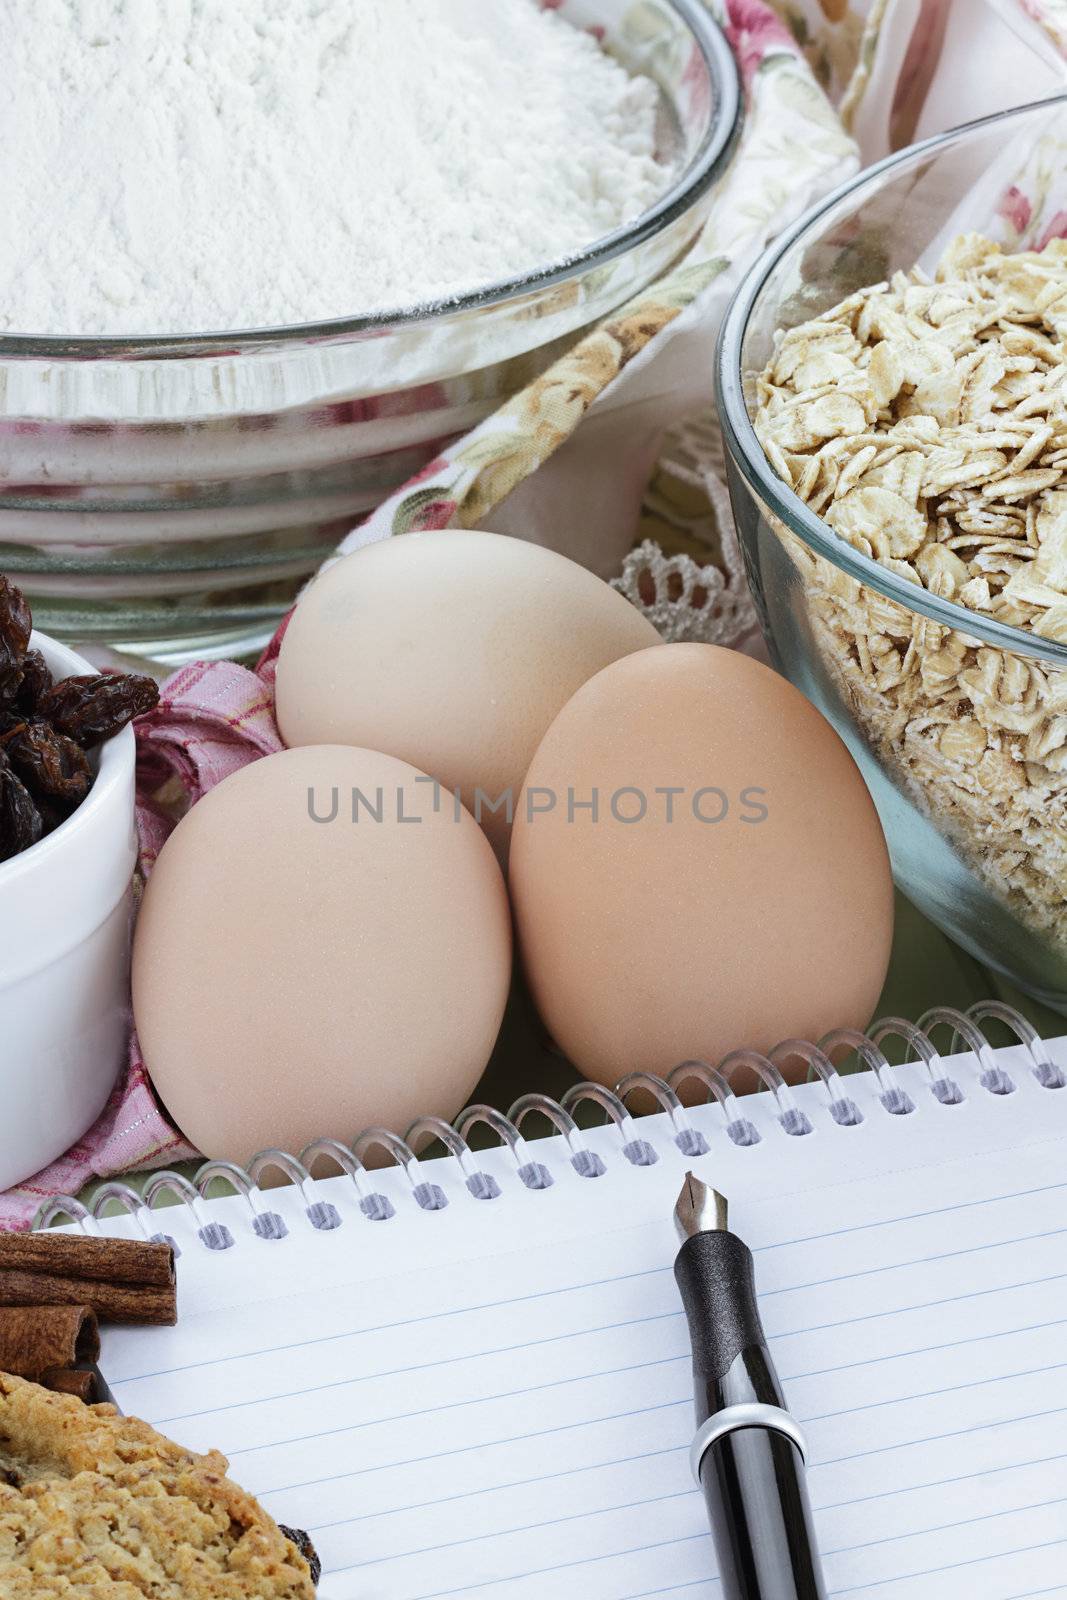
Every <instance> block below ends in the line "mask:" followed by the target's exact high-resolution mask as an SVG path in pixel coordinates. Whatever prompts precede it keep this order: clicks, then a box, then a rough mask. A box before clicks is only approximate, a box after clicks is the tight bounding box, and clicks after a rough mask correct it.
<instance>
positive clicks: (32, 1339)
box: [0, 1305, 100, 1383]
mask: <svg viewBox="0 0 1067 1600" xmlns="http://www.w3.org/2000/svg"><path fill="white" fill-rule="evenodd" d="M99 1355H100V1332H99V1329H98V1328H97V1325H96V1317H95V1316H94V1314H93V1312H92V1311H91V1310H90V1309H89V1308H88V1306H84V1305H71V1306H42V1305H27V1306H0V1371H3V1372H11V1373H13V1374H14V1375H15V1377H16V1378H31V1379H33V1381H34V1382H35V1383H36V1382H42V1381H43V1379H42V1374H43V1373H45V1372H48V1371H57V1370H60V1369H63V1368H70V1367H74V1366H76V1365H78V1364H80V1363H82V1362H86V1363H88V1362H91V1361H96V1360H97V1358H98V1357H99Z"/></svg>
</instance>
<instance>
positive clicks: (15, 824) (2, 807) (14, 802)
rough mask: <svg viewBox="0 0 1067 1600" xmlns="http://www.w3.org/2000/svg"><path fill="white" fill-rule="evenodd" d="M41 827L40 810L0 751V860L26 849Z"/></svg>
mask: <svg viewBox="0 0 1067 1600" xmlns="http://www.w3.org/2000/svg"><path fill="white" fill-rule="evenodd" d="M43 831H44V823H43V821H42V819H41V813H40V812H39V811H38V809H37V807H36V805H35V804H34V801H33V797H32V796H31V794H30V791H29V790H28V789H27V788H26V785H25V784H24V783H23V782H22V780H21V778H19V777H18V776H17V774H16V773H15V772H14V770H13V769H12V766H11V763H10V762H9V761H8V759H7V757H6V755H4V754H3V752H2V751H0V861H7V860H8V859H9V858H10V857H11V856H17V855H18V854H19V853H20V851H22V850H28V849H29V848H30V846H31V844H36V843H37V841H38V839H39V838H40V837H41V834H42V833H43Z"/></svg>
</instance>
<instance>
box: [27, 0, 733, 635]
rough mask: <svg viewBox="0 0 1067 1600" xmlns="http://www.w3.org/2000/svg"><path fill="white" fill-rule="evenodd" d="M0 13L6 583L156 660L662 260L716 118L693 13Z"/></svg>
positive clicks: (724, 61) (464, 7)
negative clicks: (1, 46)
mask: <svg viewBox="0 0 1067 1600" xmlns="http://www.w3.org/2000/svg"><path fill="white" fill-rule="evenodd" d="M0 23H2V32H3V34H4V38H5V96H4V104H3V106H0V147H2V148H3V149H4V152H5V154H4V161H3V163H2V165H0V202H2V210H3V214H4V217H5V228H4V238H3V240H2V241H0V571H6V572H8V573H10V574H11V575H12V576H13V577H14V578H15V580H16V581H17V582H18V583H19V585H20V586H21V587H22V588H23V589H24V590H26V591H27V593H28V595H29V597H30V599H31V601H32V604H33V608H34V615H35V617H37V618H38V619H39V621H40V623H41V626H42V627H45V628H46V629H47V630H48V631H49V632H50V633H53V634H58V635H59V636H61V637H66V638H68V639H76V640H79V641H81V642H83V643H85V644H87V645H91V644H93V643H97V644H100V645H104V644H106V645H110V646H112V647H116V648H119V649H126V650H132V651H134V652H136V653H138V654H141V655H144V656H147V657H151V658H154V659H157V660H160V661H170V662H180V661H182V660H184V659H189V658H191V657H193V656H204V655H211V654H220V655H222V654H225V655H232V654H242V653H248V652H251V651H254V650H256V649H257V648H258V647H259V646H260V645H262V644H263V643H264V642H265V641H266V640H267V639H268V638H269V636H270V634H271V633H272V632H273V630H274V628H275V626H276V625H277V623H278V621H279V619H280V618H281V616H282V615H283V614H284V612H285V610H286V609H287V608H288V606H289V604H290V603H291V601H292V599H293V597H294V595H295V593H296V591H297V590H298V588H299V586H300V584H301V583H302V582H303V581H304V579H305V578H306V577H307V576H308V575H309V574H310V573H311V572H312V571H314V569H315V568H316V567H317V566H318V565H319V563H320V562H321V561H322V560H323V559H325V557H326V556H328V555H329V553H330V552H331V550H332V549H333V548H334V546H335V545H336V543H337V542H338V540H339V539H340V538H341V537H342V536H343V534H344V533H345V532H347V531H348V529H349V528H351V527H352V526H353V525H354V524H355V523H357V522H358V521H359V520H360V519H361V517H363V516H364V515H366V513H367V512H368V511H370V510H371V509H373V507H374V506H375V505H377V504H379V503H380V502H381V500H383V499H384V498H385V497H386V496H387V495H388V494H389V493H390V492H391V491H392V490H393V489H394V488H395V487H396V486H398V485H399V484H400V483H402V482H403V481H404V480H405V479H407V478H409V477H410V476H412V475H413V474H414V473H415V472H417V471H418V470H419V469H420V467H422V466H423V465H425V464H426V463H427V462H429V461H430V460H431V459H432V458H433V457H434V456H436V455H437V454H438V452H439V450H440V449H441V447H442V445H444V444H446V443H447V442H449V441H450V440H452V439H454V438H455V437H457V436H458V435H459V434H461V433H463V432H465V431H466V430H468V429H469V428H471V427H472V426H474V425H475V424H476V423H477V422H478V421H479V420H481V419H482V418H483V417H485V416H486V415H488V414H489V413H490V412H491V411H492V410H493V409H495V408H496V407H497V406H498V405H499V404H500V403H501V402H502V401H503V400H505V399H506V398H507V397H508V396H510V395H511V394H514V393H516V392H517V391H518V390H520V389H521V388H522V387H524V386H525V385H526V384H527V383H529V382H530V381H531V380H532V379H533V378H534V377H535V376H537V374H538V373H540V372H541V371H543V370H544V368H545V367H546V366H548V364H549V363H550V362H551V360H552V359H554V358H555V357H556V356H557V355H558V354H560V353H561V351H562V350H564V349H565V348H567V346H568V345H569V344H570V343H572V342H573V341H574V340H575V338H576V337H577V336H578V335H579V333H580V332H581V330H582V329H584V328H585V327H587V326H589V325H590V324H591V323H593V322H595V321H596V320H597V319H599V318H600V317H602V316H604V315H606V314H608V313H609V312H610V311H612V310H613V309H615V308H616V307H618V306H619V305H621V304H623V303H624V302H625V301H626V300H627V299H628V298H629V297H630V296H631V295H633V294H635V293H637V292H639V291H640V290H641V289H642V288H644V287H645V286H647V285H648V284H649V283H650V282H652V281H653V280H654V279H655V278H656V277H657V276H659V275H660V274H661V273H662V272H664V271H665V270H666V269H667V268H668V267H669V266H670V265H671V263H672V262H673V261H674V260H676V259H677V258H678V257H679V256H680V255H681V254H682V253H683V252H684V250H685V249H686V248H687V246H688V245H689V244H690V243H691V242H692V241H693V239H694V238H695V237H696V235H697V233H698V231H699V229H700V227H701V225H702V222H703V220H704V217H705V215H706V211H707V206H708V203H709V200H710V189H711V185H712V183H713V181H714V179H715V177H716V175H717V173H718V172H719V171H720V170H721V167H722V165H723V163H724V161H725V159H726V156H727V153H728V149H729V146H730V143H731V139H732V135H733V133H734V131H735V127H736V124H737V119H738V116H739V96H738V86H737V78H736V71H735V67H734V62H733V58H732V55H731V53H730V51H729V48H728V46H727V45H726V43H725V40H724V39H723V37H722V35H721V33H720V32H719V30H718V28H717V26H716V24H715V23H714V22H713V21H712V20H711V18H710V17H709V15H708V13H707V11H706V10H705V8H704V6H703V4H701V3H700V0H493V5H492V6H491V7H489V6H486V5H485V4H484V0H227V3H226V5H222V4H215V3H212V4H207V5H202V6H194V7H189V6H184V5H182V6H179V5H175V4H173V3H172V0H139V4H138V5H137V6H129V5H128V4H126V3H125V0H97V3H95V4H94V5H92V6H82V5H64V6H60V7H50V8H47V9H46V11H45V12H40V13H39V11H38V8H35V7H25V6H22V5H21V4H19V0H0ZM205 330H206V331H205ZM213 330H224V331H213Z"/></svg>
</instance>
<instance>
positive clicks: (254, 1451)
mask: <svg viewBox="0 0 1067 1600" xmlns="http://www.w3.org/2000/svg"><path fill="white" fill-rule="evenodd" d="M1052 1053H1053V1055H1054V1057H1055V1059H1057V1060H1058V1061H1059V1062H1061V1063H1062V1064H1065V1065H1067V1041H1061V1042H1060V1043H1059V1045H1057V1046H1053V1047H1052ZM1000 1059H1001V1060H1002V1061H1003V1062H1004V1063H1005V1064H1006V1066H1007V1067H1008V1070H1009V1071H1010V1073H1011V1076H1012V1079H1013V1081H1014V1082H1015V1084H1016V1091H1015V1093H1013V1094H1011V1095H1006V1096H995V1095H992V1094H990V1093H989V1092H988V1091H986V1090H985V1089H983V1088H981V1087H980V1086H979V1085H978V1084H977V1081H976V1078H975V1074H974V1067H973V1063H971V1062H970V1061H969V1059H968V1058H960V1059H959V1060H958V1061H957V1062H956V1063H955V1065H954V1067H953V1071H954V1075H955V1076H956V1077H957V1078H958V1079H959V1081H960V1082H961V1084H962V1086H963V1087H964V1089H965V1091H966V1095H967V1098H966V1100H965V1102H964V1103H963V1104H962V1105H958V1106H944V1105H940V1104H939V1103H938V1102H937V1101H936V1100H935V1099H934V1098H933V1097H932V1096H931V1094H930V1092H929V1089H928V1088H927V1087H926V1086H925V1080H924V1079H923V1077H922V1075H921V1071H920V1069H918V1068H915V1069H905V1073H904V1076H905V1077H906V1078H907V1082H908V1085H909V1088H910V1091H911V1093H912V1095H913V1098H914V1100H915V1104H916V1109H915V1111H914V1112H913V1113H912V1114H911V1115H909V1116H899V1117H891V1116H889V1115H888V1114H887V1113H886V1112H885V1111H884V1110H883V1109H882V1107H881V1105H880V1104H879V1103H878V1101H877V1098H876V1094H875V1086H874V1082H873V1080H872V1079H870V1078H869V1077H867V1076H866V1075H863V1076H860V1077H857V1078H853V1079H852V1080H850V1089H851V1091H852V1092H854V1094H855V1098H856V1100H857V1101H858V1103H859V1104H860V1106H861V1109H862V1110H863V1112H864V1116H865V1120H864V1122H863V1124H862V1125H861V1126H858V1127H838V1126H836V1125H835V1124H834V1123H833V1122H832V1120H831V1119H830V1117H829V1116H828V1114H827V1113H826V1109H825V1106H826V1101H825V1094H824V1091H822V1090H821V1088H819V1087H818V1086H816V1087H812V1088H810V1089H805V1090H803V1091H801V1092H800V1099H801V1100H802V1102H803V1104H804V1105H805V1107H806V1108H807V1110H808V1112H809V1114H810V1116H811V1120H812V1122H813V1124H814V1127H815V1131H814V1132H813V1133H812V1134H810V1135H808V1136H806V1137H799V1138H798V1137H794V1138H790V1137H788V1136H787V1135H786V1134H785V1133H784V1132H783V1131H782V1130H781V1128H780V1127H778V1126H777V1125H776V1123H775V1122H774V1120H773V1118H772V1115H771V1111H772V1110H773V1106H772V1103H771V1102H770V1101H769V1099H767V1097H760V1100H759V1103H758V1108H757V1109H755V1110H753V1112H752V1115H753V1120H754V1121H756V1123H757V1125H758V1126H759V1127H760V1129H761V1131H762V1133H763V1139H762V1142H761V1143H760V1144H759V1145H757V1146H755V1147H752V1148H737V1147H736V1146H733V1145H732V1144H731V1143H730V1142H729V1140H728V1139H727V1138H726V1136H725V1134H724V1132H723V1125H722V1120H721V1114H720V1113H719V1111H718V1110H717V1108H714V1109H709V1108H701V1109H700V1110H699V1111H696V1112H694V1113H692V1116H693V1121H694V1123H695V1124H696V1125H698V1126H700V1127H702V1128H703V1129H704V1130H705V1132H706V1133H707V1137H708V1138H709V1141H710V1143H711V1152H710V1153H709V1154H708V1155H706V1156H704V1157H702V1158H699V1159H697V1160H696V1161H695V1162H694V1161H692V1160H688V1161H687V1159H686V1158H685V1157H683V1156H682V1155H681V1153H680V1152H679V1151H678V1150H677V1149H676V1148H675V1146H674V1144H673V1143H672V1140H671V1130H670V1127H669V1125H668V1124H667V1123H666V1119H664V1118H655V1119H647V1120H643V1121H642V1122H641V1123H640V1125H639V1126H640V1131H641V1133H642V1134H643V1135H645V1136H647V1137H650V1138H651V1140H652V1142H653V1144H654V1146H655V1148H656V1150H657V1152H658V1155H659V1161H658V1162H657V1164H656V1165H655V1166H651V1167H642V1168H638V1167H631V1166H629V1165H628V1164H627V1163H626V1161H625V1159H624V1158H623V1156H622V1155H621V1152H620V1140H619V1136H618V1134H617V1133H616V1131H615V1130H614V1129H603V1130H596V1132H595V1133H593V1134H591V1135H589V1142H590V1143H591V1144H594V1145H595V1146H596V1147H597V1148H598V1149H599V1150H601V1151H602V1152H603V1154H604V1159H605V1162H606V1164H607V1168H608V1170H607V1172H606V1174H605V1175H604V1176H603V1177H601V1178H596V1179H583V1178H581V1177H579V1176H578V1175H577V1174H576V1173H575V1172H574V1171H573V1170H572V1169H571V1168H570V1166H569V1165H568V1162H567V1157H566V1151H565V1149H564V1148H563V1146H562V1144H561V1142H559V1141H555V1140H553V1141H545V1142H544V1143H539V1144H537V1145H536V1146H535V1149H536V1151H537V1154H538V1155H539V1157H541V1158H542V1159H544V1160H545V1161H546V1162H547V1164H548V1165H549V1167H550V1168H551V1170H552V1172H553V1175H554V1177H555V1180H556V1181H555V1184H554V1186H553V1187H552V1188H551V1189H548V1190H544V1191H527V1190H525V1189H523V1188H522V1186H521V1185H520V1184H519V1183H518V1181H517V1179H516V1177H515V1172H514V1164H513V1163H512V1162H511V1161H510V1158H509V1157H508V1155H507V1154H506V1153H505V1152H493V1153H486V1154H485V1155H484V1156H481V1155H480V1156H479V1158H478V1159H479V1164H480V1165H484V1166H485V1167H486V1168H487V1169H488V1170H492V1171H493V1172H495V1173H496V1174H497V1175H498V1176H499V1181H500V1184H501V1187H502V1189H503V1194H502V1195H501V1197H500V1198H499V1199H497V1200H493V1201H477V1200H475V1199H473V1198H472V1197H471V1196H470V1195H469V1194H468V1193H467V1192H466V1191H465V1190H464V1188H463V1187H462V1184H461V1182H460V1181H459V1179H458V1175H457V1169H456V1167H455V1165H454V1164H453V1163H450V1162H442V1163H436V1164H434V1166H435V1168H436V1170H435V1171H434V1173H433V1176H434V1177H435V1178H436V1179H437V1181H439V1182H440V1183H441V1184H442V1187H444V1188H445V1189H446V1192H447V1193H448V1195H449V1199H450V1204H449V1206H448V1208H447V1209H446V1210H444V1211H439V1212H420V1211H418V1210H417V1208H416V1207H415V1205H414V1202H413V1201H412V1199H411V1195H410V1191H409V1190H408V1191H405V1188H404V1180H403V1178H402V1175H401V1174H399V1173H396V1172H393V1173H390V1174H388V1175H386V1174H383V1175H382V1185H381V1186H382V1188H383V1189H384V1188H389V1190H390V1192H391V1193H392V1194H393V1195H395V1196H396V1200H397V1208H398V1216H397V1217H396V1218H394V1219H392V1220H391V1221H388V1222H379V1223H372V1222H369V1221H367V1220H366V1219H365V1218H364V1217H362V1216H361V1215H360V1213H359V1211H358V1209H357V1206H356V1202H355V1196H354V1192H353V1190H352V1186H351V1183H350V1181H349V1180H347V1179H337V1180H329V1181H327V1182H324V1183H321V1184H317V1185H316V1186H315V1189H316V1195H317V1196H321V1197H326V1196H329V1197H330V1198H331V1199H333V1200H334V1202H335V1204H337V1206H338V1208H339V1209H340V1211H341V1213H342V1215H343V1216H344V1219H345V1220H344V1224H343V1226H342V1227H341V1228H340V1229H339V1230H337V1231H335V1232H332V1233H316V1232H314V1230H312V1229H311V1228H310V1227H309V1225H308V1223H307V1220H306V1218H305V1217H304V1215H303V1212H302V1208H301V1203H300V1201H299V1197H298V1196H297V1195H296V1194H295V1192H294V1191H278V1192H276V1194H275V1196H274V1197H273V1198H274V1201H276V1202H277V1204H278V1208H279V1210H283V1211H284V1212H285V1214H286V1215H287V1217H288V1218H289V1220H290V1234H289V1237H288V1238H286V1239H284V1240H281V1241H276V1242H267V1241H264V1240H260V1239H257V1238H256V1237H254V1236H253V1235H252V1233H251V1230H250V1227H249V1218H248V1212H247V1209H246V1208H245V1207H244V1204H243V1202H240V1201H237V1200H234V1201H224V1202H220V1203H218V1204H217V1205H216V1204H215V1203H212V1204H211V1205H210V1206H209V1207H208V1208H206V1209H207V1212H208V1214H210V1215H211V1216H212V1217H218V1218H225V1219H226V1220H227V1222H228V1223H229V1225H230V1226H231V1227H232V1230H233V1233H234V1235H235V1239H236V1245H235V1248H233V1249H231V1250H228V1251H225V1252H210V1251H207V1250H205V1249H204V1248H203V1247H202V1245H201V1244H200V1243H199V1241H198V1240H197V1239H196V1236H195V1224H194V1223H193V1222H192V1220H191V1219H190V1218H188V1216H187V1215H186V1214H184V1213H182V1212H179V1211H169V1212H167V1213H166V1225H167V1226H168V1228H169V1227H172V1226H173V1231H174V1235H175V1237H176V1238H177V1239H178V1240H179V1242H180V1243H181V1245H182V1249H183V1255H182V1259H181V1261H180V1262H179V1285H180V1320H179V1324H178V1326H177V1327H176V1328H174V1329H167V1330H160V1329H150V1330H134V1329H129V1330H125V1329H124V1330H108V1332H107V1334H106V1336H105V1344H104V1357H103V1362H104V1369H105V1372H106V1374H107V1376H108V1378H109V1380H110V1382H111V1383H112V1386H113V1387H114V1389H115V1392H116V1396H117V1398H118V1401H119V1404H120V1405H121V1406H122V1407H123V1409H125V1410H128V1411H130V1412H135V1413H137V1414H138V1415H140V1416H143V1417H146V1418H147V1419H148V1420H149V1421H151V1422H152V1423H154V1424H155V1425H157V1426H158V1427H160V1428H161V1429H162V1430H163V1431H164V1432H165V1433H167V1434H169V1435H171V1436H172V1437H173V1438H175V1439H177V1440H179V1441H181V1442H182V1443H184V1444H186V1445H189V1446H191V1447H192V1448H194V1449H201V1448H207V1447H209V1446H217V1447H218V1448H220V1449H221V1450H222V1451H223V1452H224V1453H225V1454H226V1455H227V1456H228V1457H229V1459H230V1462H231V1472H232V1475H233V1476H234V1477H235V1478H236V1479H237V1481H238V1482H240V1483H242V1484H243V1485H244V1486H245V1487H247V1488H248V1489H250V1490H251V1491H252V1492H253V1493H255V1494H256V1495H258V1496H259V1497H260V1498H261V1499H262V1500H263V1502H264V1504H265V1505H266V1506H267V1508H268V1510H269V1511H270V1512H271V1513H272V1514H273V1515H274V1516H275V1517H276V1518H278V1520H280V1521H283V1522H286V1523H290V1524H296V1525H299V1526H302V1527H305V1528H307V1529H308V1530H309V1532H310V1533H311V1536H312V1538H313V1540H314V1542H315V1544H316V1546H317V1547H318V1549H319V1552H320V1554H321V1556H322V1558H323V1562H324V1566H325V1575H324V1578H323V1582H322V1586H321V1590H320V1593H321V1595H322V1597H323V1600H357V1597H359V1600H444V1597H446V1596H457V1597H458V1596H477V1597H479V1600H505V1597H506V1600H535V1597H536V1600H546V1597H556V1596H559V1597H563V1596H568V1597H569V1596H576V1595H581V1596H582V1597H583V1600H639V1597H640V1600H643V1597H651V1596H654V1595H656V1596H659V1595H671V1596H673V1597H675V1600H715V1597H717V1596H718V1594H719V1592H720V1589H719V1584H718V1581H717V1579H716V1577H715V1562H714V1553H713V1550H712V1548H711V1541H710V1538H709V1535H708V1531H707V1526H706V1522H705V1514H704V1507H703V1502H702V1499H701V1497H700V1494H699V1492H698V1491H697V1490H696V1489H695V1488H694V1486H693V1484H692V1480H691V1478H690V1476H689V1468H688V1461H687V1451H688V1446H689V1441H690V1438H691V1436H692V1431H693V1424H692V1389H691V1383H690V1373H689V1351H688V1345H687V1340H686V1330H685V1324H684V1321H683V1318H682V1315H681V1311H680V1307H679V1302H678V1297H677V1291H676V1288H675V1285H674V1280H673V1275H672V1271H671V1268H672V1264H673V1259H674V1255H675V1249H676V1244H675V1239H674V1235H673V1230H672V1227H671V1223H670V1211H671V1206H672V1204H673V1201H674V1198H675V1195H676V1193H677V1190H678V1188H679V1185H680V1181H681V1177H682V1175H683V1173H684V1171H685V1169H686V1167H687V1166H693V1167H694V1169H695V1170H696V1171H698V1172H700V1173H701V1174H702V1175H705V1176H707V1177H708V1178H709V1179H710V1180H711V1181H713V1182H715V1183H716V1184H717V1185H718V1187H720V1188H721V1189H723V1190H724V1192H725V1193H727V1194H728V1196H729V1198H730V1202H731V1216H732V1221H733V1223H734V1225H735V1226H736V1227H737V1230H738V1231H739V1232H741V1233H742V1234H743V1235H744V1236H745V1237H746V1238H747V1240H748V1242H749V1243H750V1245H751V1246H752V1248H753V1250H754V1252H755V1256H756V1271H757V1282H758V1287H759V1292H760V1297H761V1305H762V1310H763V1316H764V1322H765V1325H766V1329H767V1332H768V1335H769V1337H770V1341H771V1345H772V1348H773V1353H774V1357H775V1360H776V1362H777V1364H778V1368H779V1373H780V1376H781V1378H782V1380H783V1384H784V1387H785V1390H786V1395H787V1399H788V1402H789V1404H790V1406H791V1409H792V1410H793V1412H794V1414H795V1415H796V1417H797V1418H798V1420H799V1421H800V1423H801V1424H802V1426H803V1428H804V1431H805V1434H806V1436H807V1441H808V1464H809V1485H810V1491H811V1498H812V1502H813V1505H814V1508H815V1520H816V1525H817V1530H818V1535H819V1539H820V1543H821V1546H822V1550H823V1554H824V1562H825V1569H826V1576H827V1583H828V1587H829V1590H830V1591H831V1593H832V1594H835V1595H853V1594H856V1595H862V1596H864V1600H883V1597H884V1600H920V1597H921V1600H943V1597H945V1596H956V1595H959V1596H965V1597H967V1600H1023V1597H1031V1596H1038V1595H1053V1594H1061V1595H1062V1594H1067V1248H1065V1246H1067V1090H1058V1091H1056V1090H1048V1089H1042V1088H1041V1087H1040V1086H1039V1085H1038V1084H1037V1083H1036V1082H1035V1081H1034V1079H1033V1077H1032V1076H1031V1074H1030V1072H1029V1068H1028V1065H1027V1059H1026V1057H1025V1055H1024V1054H1023V1053H1022V1052H1014V1051H1011V1052H1002V1053H1001V1054H1000ZM752 1106H753V1102H752V1101H748V1102H746V1109H749V1108H751V1107H752ZM127 1225H128V1224H122V1225H121V1228H122V1231H124V1229H125V1227H126V1226H127ZM108 1227H109V1230H110V1231H120V1224H118V1223H115V1224H111V1223H109V1224H108Z"/></svg>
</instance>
